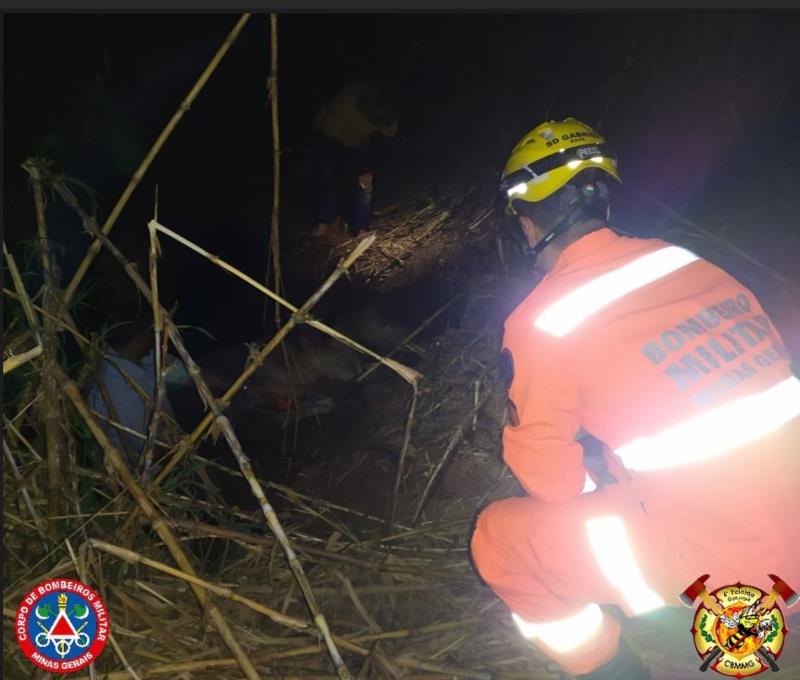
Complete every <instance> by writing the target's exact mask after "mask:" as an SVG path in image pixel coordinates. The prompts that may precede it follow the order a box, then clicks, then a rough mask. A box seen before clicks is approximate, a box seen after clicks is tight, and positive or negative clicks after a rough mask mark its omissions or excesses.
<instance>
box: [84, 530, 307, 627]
mask: <svg viewBox="0 0 800 680" xmlns="http://www.w3.org/2000/svg"><path fill="white" fill-rule="evenodd" d="M89 545H91V546H92V547H93V548H97V549H98V550H102V551H103V552H107V553H109V554H110V555H114V557H118V558H119V559H121V560H124V561H125V562H128V563H129V564H142V565H144V566H145V567H150V568H151V569H156V570H158V571H160V572H162V573H164V574H169V575H170V576H174V577H175V578H179V579H181V580H183V581H186V582H187V583H192V584H194V585H196V586H200V587H202V588H205V589H206V590H207V591H209V592H211V593H214V594H215V595H220V596H222V597H224V598H227V599H228V600H231V602H238V603H239V604H243V605H245V606H246V607H249V608H250V609H252V610H253V611H257V612H258V613H259V614H263V615H264V616H266V617H267V618H268V619H270V620H272V621H274V622H275V623H277V624H278V625H281V626H285V627H286V628H291V629H292V630H296V631H306V630H308V628H309V627H310V626H311V624H310V623H309V622H308V621H304V620H303V619H298V618H297V617H294V616H286V615H285V614H281V613H280V612H279V611H276V610H274V609H271V608H269V607H266V606H264V605H263V604H261V603H259V602H256V601H255V600H251V599H250V598H249V597H245V596H244V595H240V594H239V593H237V592H234V591H233V590H231V589H230V588H225V587H224V586H219V585H216V584H215V583H210V582H209V581H206V580H205V579H202V578H200V577H198V576H195V575H194V574H190V573H187V572H185V571H182V570H181V569H175V567H170V566H169V565H168V564H164V563H163V562H158V561H156V560H151V559H150V558H149V557H145V556H144V555H140V554H139V553H137V552H134V551H133V550H128V549H127V548H122V547H120V546H118V545H112V544H111V543H106V542H105V541H100V540H97V539H94V538H92V539H90V540H89Z"/></svg>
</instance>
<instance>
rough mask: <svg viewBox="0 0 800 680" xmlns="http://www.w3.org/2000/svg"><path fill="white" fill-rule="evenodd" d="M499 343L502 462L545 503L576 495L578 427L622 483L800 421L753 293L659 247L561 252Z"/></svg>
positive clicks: (604, 241) (593, 242) (792, 386)
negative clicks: (600, 448) (504, 391)
mask: <svg viewBox="0 0 800 680" xmlns="http://www.w3.org/2000/svg"><path fill="white" fill-rule="evenodd" d="M503 345H504V349H507V350H509V351H510V352H511V354H512V357H513V364H514V376H513V380H512V382H511V385H510V389H509V398H510V400H511V402H512V403H513V405H514V407H515V410H516V417H512V423H516V424H511V425H508V426H506V428H505V430H504V433H503V453H504V459H505V461H506V463H507V464H508V465H509V467H510V468H511V470H512V471H513V473H514V474H515V476H516V477H517V479H518V480H519V481H520V482H521V484H522V485H523V487H524V488H525V490H526V491H527V492H528V493H529V494H530V495H531V496H534V497H537V498H539V499H541V500H544V501H563V500H567V499H569V498H571V497H574V496H576V495H578V494H580V493H581V491H582V490H583V489H584V484H585V482H586V477H587V471H586V470H585V468H584V465H583V452H582V447H581V445H580V444H579V443H578V442H576V440H575V437H576V435H577V434H578V432H579V430H580V428H583V429H584V430H585V431H586V432H588V433H590V434H592V435H594V436H595V437H597V438H598V439H600V440H601V441H603V442H604V443H606V444H607V445H608V446H609V447H610V449H611V450H613V451H615V454H614V455H612V456H611V459H610V461H609V466H610V469H611V471H612V472H613V473H614V474H615V475H616V476H617V477H618V478H619V477H620V475H622V476H626V475H627V476H628V478H630V474H629V473H626V472H624V471H623V470H624V468H627V469H629V470H630V469H633V470H637V471H638V470H648V469H661V468H665V467H670V466H671V465H673V464H674V465H679V464H685V463H687V462H689V463H692V462H696V461H697V460H699V459H700V458H702V457H703V456H705V455H706V453H709V455H710V454H711V453H714V454H716V453H719V452H724V450H725V449H726V448H731V441H728V440H729V439H731V440H732V441H737V442H738V441H739V440H741V441H742V442H743V443H746V442H747V441H752V440H754V438H757V437H758V436H761V435H766V434H769V432H771V431H772V429H776V428H778V427H780V426H781V425H782V423H785V422H787V421H788V420H790V419H791V418H793V417H795V416H796V415H798V414H800V382H798V381H797V380H796V379H794V378H793V377H792V373H791V371H790V362H789V360H788V357H787V355H786V351H785V349H784V347H783V343H782V341H781V338H780V336H779V334H778V332H777V330H776V329H775V328H774V326H773V325H772V324H771V323H770V321H769V319H768V318H767V316H766V314H765V313H764V310H763V309H762V308H761V306H760V305H759V303H758V301H757V300H756V299H755V297H754V296H753V294H752V293H751V292H750V291H749V290H748V289H747V288H745V287H744V286H742V285H741V284H740V283H739V282H738V281H736V280H735V279H733V278H732V277H731V276H729V275H728V274H726V273H725V272H723V271H722V270H721V269H719V268H718V267H716V266H714V265H713V264H710V263H709V262H706V261H704V260H702V259H699V258H698V257H697V256H695V255H694V254H692V253H690V252H689V251H686V250H684V249H681V248H678V247H677V246H672V245H670V244H668V243H665V242H663V241H660V240H657V239H637V238H626V237H622V236H618V235H617V234H615V233H614V232H613V231H611V230H610V229H608V228H604V229H601V230H599V231H596V232H592V233H590V234H588V235H587V236H584V237H583V238H581V239H579V240H578V241H576V242H575V243H573V244H571V245H569V246H568V247H567V248H565V250H564V252H563V253H562V255H561V256H560V257H559V259H558V261H557V262H556V265H555V267H554V268H553V270H552V271H551V272H550V273H549V274H548V275H547V276H546V277H545V278H544V279H543V280H542V282H541V283H540V284H539V285H538V286H537V287H536V288H535V289H534V290H533V292H532V293H531V294H530V295H529V296H528V297H527V298H526V299H525V300H524V301H523V302H522V303H521V304H520V305H519V306H518V307H517V308H516V309H515V310H514V311H513V312H512V314H511V315H510V316H509V317H508V319H507V320H506V325H505V335H504V340H503ZM748 395H750V396H751V397H752V399H751V400H750V401H747V400H744V401H743V400H742V399H743V398H744V397H748ZM776 405H777V406H778V408H777V409H776V408H775V406H776ZM512 410H513V409H512ZM765 412H766V413H769V414H770V418H772V419H773V420H775V422H774V423H772V421H770V422H766V421H763V419H762V418H761V415H760V414H763V413H765ZM742 414H746V415H745V416H744V417H743V416H742ZM773 414H774V415H773ZM768 420H769V418H768ZM765 422H766V424H765ZM770 423H772V424H770ZM773 425H774V427H773ZM754 427H755V428H756V431H755V432H751V429H752V428H754ZM748 428H749V429H748ZM758 428H762V430H764V431H763V432H761V431H760V430H758ZM718 450H719V451H718ZM620 463H624V467H623V465H621V464H620ZM632 474H633V475H636V474H639V473H638V472H634V473H632ZM642 474H644V473H642ZM620 481H623V480H620Z"/></svg>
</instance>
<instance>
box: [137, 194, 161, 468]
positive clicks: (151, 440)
mask: <svg viewBox="0 0 800 680" xmlns="http://www.w3.org/2000/svg"><path fill="white" fill-rule="evenodd" d="M156 215H158V199H157V198H156ZM148 232H149V234H150V257H149V260H150V292H151V296H150V303H151V304H150V306H151V309H152V312H153V333H154V335H155V339H154V343H155V347H154V349H155V365H154V367H153V370H154V371H155V379H156V403H155V407H154V408H153V410H152V412H151V413H150V422H149V423H148V426H147V440H146V441H145V445H144V448H143V449H142V460H141V478H142V480H146V479H147V475H148V472H149V471H150V466H151V465H152V463H153V450H154V448H155V439H156V434H157V433H158V424H159V421H160V419H161V413H162V411H163V404H164V400H165V399H166V396H167V387H166V370H165V369H166V360H165V356H166V351H163V352H162V349H165V348H166V346H167V343H166V340H167V336H166V335H165V336H164V347H163V348H162V346H161V337H162V335H163V334H164V320H163V317H162V314H161V312H162V307H161V303H160V302H159V299H158V269H157V262H158V255H159V246H158V237H157V236H156V232H155V230H154V229H153V228H152V227H148Z"/></svg>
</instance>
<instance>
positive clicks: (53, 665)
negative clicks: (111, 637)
mask: <svg viewBox="0 0 800 680" xmlns="http://www.w3.org/2000/svg"><path fill="white" fill-rule="evenodd" d="M14 624H15V630H16V635H17V643H18V644H19V646H20V649H22V653H23V654H25V656H26V657H28V659H29V660H30V662H31V663H33V664H35V665H36V666H39V667H40V668H43V669H44V670H46V671H49V672H51V673H74V672H75V671H78V670H80V669H81V668H84V667H86V666H88V665H89V664H90V663H92V662H93V661H96V660H97V657H98V656H100V653H101V652H102V651H103V648H104V647H105V646H106V642H107V641H108V634H109V620H108V610H107V609H106V606H105V604H104V603H103V601H102V600H101V599H100V596H99V595H98V594H97V593H96V592H95V591H94V590H92V589H91V588H90V587H89V586H87V585H86V584H84V583H81V582H80V581H76V580H73V579H63V578H59V579H51V580H49V581H43V582H42V583H39V584H38V585H37V586H35V587H34V588H32V589H31V590H30V592H28V593H27V594H26V595H25V596H24V597H23V598H22V601H21V602H20V603H19V608H18V609H17V616H16V619H15V621H14Z"/></svg>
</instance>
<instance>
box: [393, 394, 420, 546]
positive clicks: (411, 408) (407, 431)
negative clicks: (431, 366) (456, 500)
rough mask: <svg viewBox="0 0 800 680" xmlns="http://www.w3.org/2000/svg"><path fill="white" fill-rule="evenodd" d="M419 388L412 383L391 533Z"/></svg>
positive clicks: (395, 486) (398, 470) (398, 466)
mask: <svg viewBox="0 0 800 680" xmlns="http://www.w3.org/2000/svg"><path fill="white" fill-rule="evenodd" d="M418 395H419V390H418V389H417V386H416V385H412V393H411V405H410V406H409V407H408V417H407V418H406V427H405V430H404V431H403V445H402V447H401V449H400V459H399V460H398V461H397V474H396V475H395V478H394V490H393V491H392V509H391V511H390V513H389V533H390V534H391V533H392V532H393V531H394V523H395V520H396V519H397V499H398V496H399V495H400V481H401V480H402V478H403V466H404V465H405V462H406V454H407V453H408V445H409V443H410V441H411V428H412V427H413V426H414V412H415V411H416V408H417V397H418Z"/></svg>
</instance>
